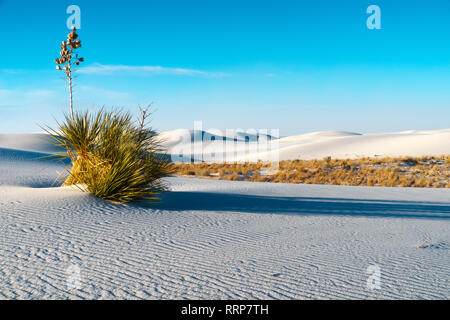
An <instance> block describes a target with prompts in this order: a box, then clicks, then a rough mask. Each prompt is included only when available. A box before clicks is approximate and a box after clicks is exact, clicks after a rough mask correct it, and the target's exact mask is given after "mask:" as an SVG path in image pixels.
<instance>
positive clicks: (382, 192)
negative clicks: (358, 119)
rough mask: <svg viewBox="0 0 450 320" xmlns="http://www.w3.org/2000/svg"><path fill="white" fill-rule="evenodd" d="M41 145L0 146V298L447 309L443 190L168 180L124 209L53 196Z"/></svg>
mask: <svg viewBox="0 0 450 320" xmlns="http://www.w3.org/2000/svg"><path fill="white" fill-rule="evenodd" d="M329 135H331V136H333V135H334V134H332V133H330V134H329ZM400 135H403V134H400ZM405 135H407V136H408V137H409V138H408V139H412V138H411V137H414V136H417V137H423V136H427V137H428V136H432V137H434V138H430V139H431V140H433V139H437V138H436V137H435V136H441V138H442V136H444V137H446V135H447V133H445V131H444V133H436V134H424V135H417V134H416V133H414V134H411V135H409V134H406V133H405ZM319 136H322V138H323V136H325V134H319ZM16 138H20V139H16ZM41 138H42V137H40V136H37V135H20V136H16V135H0V299H10V298H19V299H24V298H32V299H36V298H41V299H43V298H49V299H65V298H73V299H77V298H86V299H101V298H112V299H123V298H128V299H138V298H146V299H163V298H165V299H180V298H183V299H184V298H186V299H210V298H218V299H266V298H267V299H309V298H314V299H322V298H331V299H378V298H385V299H399V298H402V299H403V298H411V299H415V298H420V299H448V298H449V288H448V278H449V274H450V264H449V262H450V259H449V258H450V256H449V248H450V247H449V244H450V233H449V231H450V223H449V219H450V190H449V189H438V190H436V189H420V188H414V189H409V188H380V187H346V186H319V185H294V184H270V183H250V182H230V181H215V180H204V179H188V178H167V182H168V184H169V185H170V189H171V192H168V193H166V194H164V195H163V196H162V203H161V204H157V205H147V206H145V205H141V204H129V205H127V206H121V205H116V204H111V203H109V202H105V201H102V200H98V199H96V198H94V197H92V196H90V195H88V194H86V193H82V192H80V191H79V190H77V189H74V188H67V187H66V188H61V187H58V183H57V182H56V179H57V177H58V174H59V173H60V172H62V171H63V170H64V164H62V163H58V162H55V161H50V160H46V159H43V158H42V156H44V155H45V154H46V153H48V152H53V151H54V150H52V149H51V148H52V146H51V145H48V143H47V142H45V141H44V140H42V139H41ZM306 138H307V136H304V137H303V138H302V139H306ZM322 138H321V139H322ZM284 139H287V140H289V138H284ZM292 139H294V140H299V139H298V138H296V137H293V138H292ZM308 139H313V140H314V139H315V138H314V134H313V135H311V136H310V137H309V138H308ZM324 139H325V138H324ZM393 140H394V139H393ZM431 140H430V141H431ZM436 145H438V143H436V144H435V146H436ZM440 146H441V147H440V148H441V149H439V150H438V151H439V153H448V151H447V152H446V150H445V144H440ZM413 148H417V149H415V152H418V151H420V150H419V148H418V147H417V143H413V144H412V146H411V149H413ZM20 149H23V150H20ZM324 152H325V151H324ZM355 152H356V151H355ZM427 154H428V153H427ZM370 265H378V266H379V267H380V271H381V288H380V289H379V290H377V289H375V290H369V289H367V287H366V284H367V279H368V277H369V276H370V274H367V273H366V271H367V268H368V267H369V266H370ZM77 268H79V269H77ZM74 270H75V271H76V270H79V271H80V273H79V276H80V277H79V278H77V279H78V280H79V283H77V282H73V281H72V282H71V280H70V279H72V280H73V275H74V274H73V271H74ZM68 280H69V282H68ZM74 284H75V285H74ZM78 285H79V286H78Z"/></svg>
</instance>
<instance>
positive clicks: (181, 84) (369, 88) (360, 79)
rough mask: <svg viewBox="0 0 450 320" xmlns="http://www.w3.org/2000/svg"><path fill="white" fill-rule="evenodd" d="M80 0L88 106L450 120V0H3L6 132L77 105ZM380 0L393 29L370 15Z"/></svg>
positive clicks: (243, 116) (180, 114)
mask: <svg viewBox="0 0 450 320" xmlns="http://www.w3.org/2000/svg"><path fill="white" fill-rule="evenodd" d="M71 4H76V5H78V6H79V7H80V8H81V30H80V31H79V34H80V39H81V41H82V45H83V47H82V48H81V51H80V52H81V54H82V56H84V57H85V59H86V61H85V62H84V63H83V68H81V69H80V70H79V71H80V72H79V74H78V78H77V79H76V85H77V86H76V88H75V107H76V108H78V109H83V108H91V107H93V106H103V105H104V106H108V107H123V108H126V109H129V110H131V111H135V110H136V109H137V105H138V104H140V105H145V104H147V103H149V102H151V101H153V102H154V106H155V109H156V112H155V113H154V118H153V122H152V124H153V126H154V127H156V128H157V129H159V130H170V129H176V128H192V126H193V121H194V120H203V123H204V128H220V129H225V128H241V129H248V128H255V129H263V128H265V129H272V128H279V129H280V134H281V135H290V134H299V133H303V132H311V131H323V130H346V131H356V132H382V131H401V130H410V129H442V128H449V127H450V120H449V119H450V1H448V0H428V1H425V0H423V1H422V0H421V1H414V0H409V1H403V0H395V1H392V0H390V1H382V0H371V1H365V0H364V1H363V0H355V1H350V0H345V1H344V0H341V1H324V0H315V1H312V0H309V1H306V0H303V1H302V0H296V1H274V0H272V1H265V0H241V1H233V0H226V1H225V0H204V1H201V0H198V1H197V0H184V1H181V0H178V1H175V0H164V1H163V0H153V1H142V0H141V1H138V0H136V1H133V0H128V1H100V0H90V1H75V0H73V1H64V0H60V1H56V0H54V1H51V0H48V1H37V0H36V1H31V0H3V1H2V0H0V41H1V42H2V44H1V51H0V132H31V131H39V130H40V128H39V124H49V125H54V119H55V118H56V119H59V118H61V115H62V113H63V112H64V111H68V101H67V100H68V98H67V88H66V87H65V86H66V84H65V82H64V80H63V74H62V73H61V72H59V71H57V70H56V69H55V64H54V61H53V60H54V59H55V58H57V57H58V51H59V48H58V47H59V44H60V41H62V40H64V39H65V37H66V34H67V33H68V29H67V27H66V19H67V18H68V16H69V15H68V14H67V13H66V8H67V7H68V6H69V5H71ZM372 4H375V5H378V6H379V7H380V9H381V27H382V29H381V30H369V29H368V28H367V27H366V20H367V18H368V17H369V14H367V13H366V9H367V7H368V6H369V5H372Z"/></svg>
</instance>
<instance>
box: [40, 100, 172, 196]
mask: <svg viewBox="0 0 450 320" xmlns="http://www.w3.org/2000/svg"><path fill="white" fill-rule="evenodd" d="M147 111H148V108H147V109H145V110H144V109H141V118H140V120H137V121H134V120H133V118H132V116H131V115H130V113H128V112H122V111H117V110H115V111H110V112H107V111H105V110H104V109H101V110H100V111H97V112H87V111H86V112H76V113H75V114H74V116H73V117H72V116H68V115H66V116H65V119H64V121H63V122H62V123H58V129H57V130H51V129H50V130H47V131H48V132H49V133H50V134H51V136H52V138H53V139H54V141H55V142H54V143H55V144H56V145H57V146H59V147H60V148H62V149H63V150H64V151H63V152H60V153H59V154H57V155H56V156H57V157H60V158H69V159H70V160H71V165H70V166H69V167H68V174H67V176H66V177H65V178H64V180H65V181H64V183H63V185H77V186H79V187H80V188H81V189H83V190H85V191H88V192H90V193H92V194H93V195H94V196H96V197H98V198H101V199H105V200H110V201H113V202H119V203H126V202H130V201H133V200H147V201H156V200H157V199H158V194H160V193H161V192H163V191H164V190H165V186H164V184H163V183H162V181H161V178H162V177H164V176H165V175H167V174H169V173H171V170H172V169H171V164H170V162H169V159H168V157H167V156H166V155H165V154H163V152H162V148H161V146H160V144H159V142H158V140H157V133H155V132H154V131H153V130H152V129H151V128H148V127H147V125H146V121H147V118H148V113H147Z"/></svg>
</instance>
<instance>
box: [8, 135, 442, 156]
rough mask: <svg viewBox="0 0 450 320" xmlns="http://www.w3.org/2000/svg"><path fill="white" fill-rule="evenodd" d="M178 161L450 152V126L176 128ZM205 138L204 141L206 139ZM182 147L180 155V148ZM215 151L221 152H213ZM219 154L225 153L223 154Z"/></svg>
mask: <svg viewBox="0 0 450 320" xmlns="http://www.w3.org/2000/svg"><path fill="white" fill-rule="evenodd" d="M160 136H161V140H162V141H163V142H164V146H165V148H166V149H167V150H168V153H169V154H171V155H172V158H173V160H174V161H190V160H191V159H197V160H199V159H202V160H204V161H221V159H224V158H225V157H228V159H234V160H236V161H258V160H269V161H270V160H271V159H279V160H294V159H323V158H324V157H328V156H330V157H332V158H338V159H343V158H361V157H391V156H424V155H447V154H450V129H444V130H433V131H405V132H395V133H377V134H359V133H352V132H343V131H326V132H314V133H307V134H302V135H297V136H289V137H282V138H280V139H275V138H273V137H272V136H270V135H268V134H260V135H259V138H258V135H257V134H255V133H244V132H234V133H233V132H221V131H211V132H208V131H198V130H197V131H196V130H183V129H179V130H173V131H166V132H162V133H161V135H160ZM48 139H49V138H48V136H47V135H46V134H0V148H10V149H18V150H25V151H33V152H40V153H54V152H56V151H58V150H57V148H56V147H55V146H54V145H53V144H51V143H50V142H48ZM202 139H203V142H202ZM180 153H182V156H181V157H180V156H179V154H180ZM211 154H214V155H215V158H211ZM219 155H223V156H222V157H221V158H218V156H219Z"/></svg>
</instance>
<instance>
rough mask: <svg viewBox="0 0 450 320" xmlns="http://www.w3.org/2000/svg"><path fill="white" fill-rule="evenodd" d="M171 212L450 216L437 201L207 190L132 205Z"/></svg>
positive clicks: (448, 207) (447, 207) (448, 208)
mask: <svg viewBox="0 0 450 320" xmlns="http://www.w3.org/2000/svg"><path fill="white" fill-rule="evenodd" d="M134 205H136V206H140V207H148V208H153V209H161V210H173V211H195V210H203V211H217V212H247V213H261V214H288V215H303V216H304V215H317V216H320V215H326V216H353V217H355V216H359V217H381V218H422V219H444V220H447V219H450V205H449V204H448V203H439V202H419V201H390V200H364V199H343V198H315V197H278V196H277V197H274V196H257V195H240V194H227V193H209V192H185V191H182V192H181V191H180V192H167V193H164V194H162V195H161V203H157V204H148V205H146V204H143V203H136V204H134Z"/></svg>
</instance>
